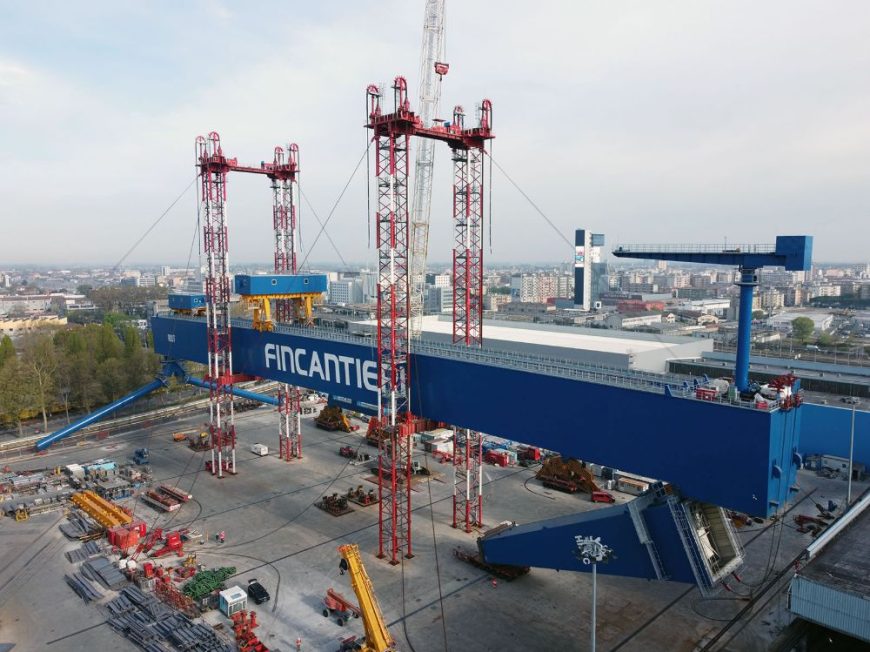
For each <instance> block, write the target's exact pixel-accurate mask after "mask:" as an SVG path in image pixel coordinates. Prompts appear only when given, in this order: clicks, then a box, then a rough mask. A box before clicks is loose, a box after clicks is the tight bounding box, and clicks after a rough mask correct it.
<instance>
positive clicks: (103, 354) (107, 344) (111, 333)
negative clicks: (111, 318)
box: [91, 324, 124, 362]
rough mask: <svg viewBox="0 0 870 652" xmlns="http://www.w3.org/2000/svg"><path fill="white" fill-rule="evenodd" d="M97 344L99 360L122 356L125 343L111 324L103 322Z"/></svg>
mask: <svg viewBox="0 0 870 652" xmlns="http://www.w3.org/2000/svg"><path fill="white" fill-rule="evenodd" d="M91 331H93V329H91ZM96 345H97V350H96V355H97V362H105V361H106V360H110V359H112V358H120V357H121V354H122V353H123V350H124V345H123V344H122V343H121V340H119V339H118V336H117V335H115V329H114V328H112V326H111V325H109V324H103V325H102V326H100V327H99V330H98V336H97V342H96Z"/></svg>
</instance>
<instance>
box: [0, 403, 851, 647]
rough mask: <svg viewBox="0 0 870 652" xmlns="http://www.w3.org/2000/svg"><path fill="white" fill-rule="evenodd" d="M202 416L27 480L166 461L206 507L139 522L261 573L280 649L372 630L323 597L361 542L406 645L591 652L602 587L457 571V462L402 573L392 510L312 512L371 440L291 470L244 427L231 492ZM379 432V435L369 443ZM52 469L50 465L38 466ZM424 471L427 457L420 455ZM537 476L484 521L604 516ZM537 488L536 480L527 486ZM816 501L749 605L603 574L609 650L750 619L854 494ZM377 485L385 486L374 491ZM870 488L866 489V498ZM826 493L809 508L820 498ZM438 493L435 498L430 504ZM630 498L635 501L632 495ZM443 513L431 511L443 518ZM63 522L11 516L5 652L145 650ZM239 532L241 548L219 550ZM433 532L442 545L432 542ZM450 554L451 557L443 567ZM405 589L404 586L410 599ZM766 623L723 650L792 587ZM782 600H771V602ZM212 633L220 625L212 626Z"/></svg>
mask: <svg viewBox="0 0 870 652" xmlns="http://www.w3.org/2000/svg"><path fill="white" fill-rule="evenodd" d="M202 419H203V417H198V418H191V419H186V420H183V421H180V422H178V423H175V424H168V425H167V424H164V425H161V426H158V427H156V428H154V429H151V430H147V431H140V432H137V433H134V434H132V435H125V436H122V437H118V438H112V439H109V440H106V441H105V442H101V444H103V445H97V444H94V445H92V446H81V447H78V448H77V449H74V450H66V451H63V452H61V453H57V454H49V455H45V456H39V457H37V458H34V459H31V460H25V461H22V462H20V463H18V464H17V465H16V466H17V467H18V468H33V467H35V466H43V465H44V466H54V465H56V464H61V463H68V462H71V461H84V460H88V459H94V458H97V457H114V458H115V459H118V460H120V459H123V458H125V457H128V456H130V455H132V452H133V450H134V449H135V448H137V447H140V446H147V447H148V448H150V449H151V457H152V468H153V470H154V473H155V477H156V479H157V480H159V481H161V482H166V483H169V484H176V485H177V486H178V487H179V488H181V489H184V490H187V491H189V492H190V493H192V494H193V495H194V498H195V500H194V501H192V502H191V503H188V504H186V505H184V506H183V507H182V508H181V509H180V510H178V511H177V512H174V513H173V515H171V516H170V515H163V514H157V513H156V512H154V511H152V510H151V509H150V508H147V507H145V506H144V505H143V504H142V503H141V502H135V501H131V502H130V504H131V505H133V506H134V507H135V510H136V513H137V515H139V516H141V517H143V518H144V519H145V520H146V522H148V523H149V525H150V526H152V527H153V526H162V527H164V528H166V527H170V528H174V527H179V526H190V527H194V528H197V529H199V530H201V531H203V532H206V533H207V534H208V536H209V538H208V541H207V542H206V543H204V544H202V545H198V546H196V547H195V551H196V552H197V554H198V555H199V557H200V561H201V562H204V563H206V564H208V565H210V566H222V565H233V566H236V567H237V568H238V569H239V573H238V575H237V576H236V578H234V579H235V580H236V581H237V582H238V583H239V584H240V585H242V586H244V585H245V584H246V583H247V580H248V578H253V577H256V578H257V579H258V580H259V581H260V582H261V583H262V584H264V586H265V587H266V588H267V589H268V590H269V592H270V593H271V595H272V600H271V602H269V603H267V604H265V605H263V606H262V607H260V608H256V609H257V611H258V615H259V616H260V621H261V623H262V627H261V629H260V630H258V631H259V632H260V635H261V637H262V638H263V640H264V641H265V642H266V643H267V645H269V647H270V648H271V649H280V650H284V652H288V651H292V650H295V643H294V642H295V640H296V638H297V637H301V638H302V640H303V649H304V650H305V651H306V652H309V651H312V650H334V649H336V648H337V641H338V640H339V639H341V638H342V637H345V636H348V635H350V634H358V635H360V634H362V623H361V621H358V620H355V621H354V620H352V621H351V622H350V623H349V624H348V625H347V626H345V627H339V626H338V625H337V624H336V623H335V621H334V620H332V619H326V618H324V617H323V616H322V615H321V613H320V610H321V606H320V604H321V599H322V597H323V595H324V593H325V592H326V590H327V589H328V588H330V587H333V588H335V589H336V590H338V591H339V592H342V593H344V594H345V595H348V596H352V594H353V591H352V589H351V587H350V583H349V581H348V578H347V576H346V575H345V576H341V575H339V571H338V561H339V557H338V553H337V551H336V548H337V546H338V545H339V544H340V543H345V542H356V543H358V544H359V545H360V548H361V550H362V552H363V559H364V562H365V564H366V568H367V570H368V572H369V574H370V576H371V578H372V582H373V584H374V587H375V590H376V593H377V595H378V598H379V600H380V604H381V607H382V609H383V611H384V614H385V617H386V619H387V621H388V623H389V626H390V629H391V631H392V632H393V634H394V635H395V636H396V638H397V640H398V642H399V649H401V650H412V651H415V652H429V651H433V652H434V651H436V650H445V649H450V650H499V651H504V650H586V649H588V640H589V612H590V596H591V577H589V576H588V575H584V574H576V573H568V572H566V573H557V572H554V571H547V570H537V569H533V570H532V572H531V574H530V575H528V576H525V577H523V578H520V579H518V580H516V581H515V582H512V583H507V582H501V581H499V582H498V583H497V584H496V585H493V584H492V582H491V578H490V577H489V576H488V575H487V574H486V573H483V572H482V571H480V570H478V569H476V568H474V567H472V566H469V565H467V564H465V563H463V562H460V561H458V560H456V559H455V558H454V557H453V555H452V549H453V548H454V547H455V546H456V545H464V546H466V547H468V548H473V546H474V545H475V542H474V537H473V536H472V535H466V534H464V533H463V532H459V531H456V530H454V529H453V528H452V527H450V526H449V519H450V518H451V513H452V512H451V509H452V503H451V496H452V486H451V484H450V481H451V475H450V469H449V467H448V466H442V465H440V464H438V463H437V462H434V461H432V462H430V466H431V468H432V469H433V470H434V471H436V472H440V474H441V475H442V477H441V478H440V479H433V480H431V481H429V482H423V483H421V484H419V485H418V486H417V491H415V492H414V494H413V504H414V509H415V512H414V533H413V536H414V547H415V551H414V552H415V554H416V556H415V558H414V559H413V560H409V561H407V562H405V563H404V564H403V565H400V566H397V567H392V566H389V565H388V564H387V563H385V562H383V561H381V560H378V559H376V558H375V556H374V553H375V552H376V548H377V507H376V506H371V507H358V506H355V505H354V509H355V511H354V512H352V513H350V514H347V515H345V516H341V517H333V516H330V515H329V514H327V513H325V512H323V511H321V510H319V509H317V508H316V507H313V506H312V504H313V503H314V502H315V501H316V500H318V499H320V498H321V497H322V496H323V495H324V494H326V493H332V492H334V491H337V492H343V491H345V490H347V489H348V488H350V487H351V486H356V485H359V484H362V485H363V486H366V487H368V486H370V483H369V482H368V481H367V480H366V476H368V475H370V472H369V471H368V470H367V469H365V468H364V467H357V466H351V465H348V464H347V460H346V459H344V458H342V457H340V456H339V455H338V448H339V447H340V446H341V445H346V444H353V445H360V450H361V451H366V452H370V453H372V452H374V449H373V448H370V447H367V446H366V445H365V444H364V443H362V437H361V435H360V434H357V433H354V434H345V433H328V432H324V431H321V430H317V429H315V428H314V427H313V424H312V422H311V420H310V419H303V431H304V444H303V451H304V454H305V458H304V460H301V461H296V462H292V463H286V462H283V461H281V460H279V459H277V457H276V455H275V451H274V447H275V444H276V442H275V439H276V435H275V432H276V425H275V415H274V412H273V411H272V410H271V409H269V408H265V407H263V408H260V409H258V410H255V411H253V412H247V413H244V414H241V415H239V417H238V418H237V430H238V436H239V443H238V469H239V474H238V475H237V476H235V477H227V478H225V479H223V480H218V479H216V478H214V477H212V476H211V475H210V474H208V473H207V472H205V471H203V470H202V467H203V462H204V459H205V455H207V454H203V453H194V452H192V451H190V450H189V449H188V448H186V447H185V446H184V444H176V443H174V442H172V440H171V436H170V434H171V432H173V431H177V430H179V429H182V428H185V427H196V424H197V422H201V421H202ZM363 431H364V426H363V428H361V430H360V432H363ZM255 442H260V443H264V444H266V445H268V446H269V447H270V451H271V454H270V455H269V456H266V457H257V456H255V455H253V454H252V453H250V452H249V450H250V445H251V444H253V443H255ZM37 461H38V463H37ZM421 461H422V458H421ZM532 476H533V470H530V469H522V468H508V469H501V468H497V467H489V466H488V467H487V468H486V476H485V481H486V489H485V492H486V500H485V508H484V517H485V519H484V520H485V521H486V522H487V523H488V524H491V525H494V524H497V523H498V522H500V521H502V520H508V519H510V520H516V521H517V522H529V521H533V520H538V519H543V518H548V517H552V516H558V515H563V514H568V513H572V512H576V511H581V510H588V509H599V508H602V507H603V506H602V505H596V504H593V503H591V502H589V500H588V497H587V496H585V495H568V494H562V493H559V492H556V491H550V490H547V489H544V488H543V487H542V486H540V484H539V483H537V482H536V481H535V480H534V479H531V480H530V478H532ZM527 481H528V482H527ZM800 484H801V493H800V494H799V495H798V498H797V500H798V501H802V502H800V504H799V505H798V507H797V508H795V510H794V511H793V512H792V514H790V515H789V516H788V517H787V518H786V519H784V520H783V521H782V524H780V525H775V526H771V527H767V526H768V525H770V524H769V523H765V524H764V525H753V526H751V527H748V528H746V529H745V530H744V531H743V532H742V534H741V537H742V538H743V541H744V544H745V545H746V546H747V554H748V557H749V563H748V565H747V568H746V569H745V570H744V571H743V574H742V576H741V579H742V580H743V582H744V583H743V584H741V583H739V582H737V581H736V580H735V581H734V582H733V583H732V588H733V590H734V593H728V592H723V594H722V595H721V596H718V598H720V599H716V600H704V599H701V597H700V596H699V594H698V592H697V591H696V590H694V589H692V588H691V587H689V586H688V585H685V584H672V583H660V582H650V581H646V580H635V579H627V578H616V577H606V576H603V577H600V578H599V582H598V596H599V597H598V642H599V649H600V650H615V649H620V650H638V651H640V650H686V651H687V652H688V651H689V650H692V649H694V648H695V646H696V645H697V643H698V642H699V641H703V640H707V639H709V637H710V636H711V635H713V634H714V633H715V632H717V631H719V629H720V628H721V627H722V626H723V625H724V624H725V621H727V620H729V619H730V618H731V617H732V616H733V615H734V614H736V613H737V612H738V611H739V610H740V609H741V608H742V607H743V606H744V604H745V601H742V600H739V599H734V598H739V597H740V596H746V595H749V594H750V593H751V591H752V588H751V586H750V585H760V584H761V583H762V580H763V579H764V577H765V575H772V572H768V571H772V570H773V569H780V568H782V567H783V565H784V564H786V563H788V561H790V560H791V559H792V558H793V557H794V556H795V555H796V554H797V553H798V552H799V551H800V549H801V548H802V547H804V546H805V545H806V544H807V543H808V542H809V541H810V539H809V535H804V534H800V533H798V532H797V531H796V530H795V529H794V524H793V522H792V520H791V518H792V516H793V515H794V514H797V513H807V514H814V513H815V511H816V510H815V507H814V506H813V505H812V501H813V500H818V501H819V502H822V503H827V499H828V498H833V499H834V500H842V498H843V496H844V495H845V489H846V485H845V482H843V481H839V480H826V479H822V478H818V477H817V476H815V475H814V474H811V473H809V472H805V471H801V474H800ZM371 486H374V485H371ZM864 486H865V485H859V486H857V487H853V491H854V495H859V494H860V492H861V491H863V489H864ZM813 490H815V493H813V494H812V497H811V498H810V499H807V498H806V496H807V494H808V492H810V491H813ZM430 491H431V501H430ZM617 496H618V498H619V500H620V501H624V500H627V499H628V497H627V496H622V495H619V494H617ZM430 504H431V507H430ZM58 518H59V513H54V514H46V515H42V516H38V517H34V518H32V519H31V520H29V521H27V522H24V523H15V522H14V521H12V520H11V519H8V518H7V519H2V520H0V541H2V542H3V545H2V546H0V646H2V644H3V643H9V642H12V643H17V646H16V648H15V649H16V651H18V650H40V651H45V650H47V651H49V652H51V651H54V650H57V651H65V650H77V649H92V650H134V649H137V648H135V647H134V646H133V645H132V644H130V643H129V642H127V641H126V640H124V639H122V638H120V637H119V636H117V635H116V634H115V633H113V632H112V631H111V630H110V629H109V628H108V627H107V626H104V625H101V623H102V622H103V620H104V619H105V613H104V610H103V609H101V608H100V606H99V605H93V604H92V605H85V604H84V603H83V602H82V601H81V600H80V599H79V598H78V597H76V596H75V595H74V594H73V593H72V591H71V589H69V587H67V586H66V584H65V583H64V582H63V574H64V573H65V572H69V571H70V570H71V566H72V565H71V564H69V562H67V561H66V559H65V558H64V557H63V554H62V553H63V551H65V550H69V549H72V548H75V547H77V546H78V545H79V544H78V543H77V542H76V543H70V542H67V541H66V540H65V539H63V538H62V536H61V535H60V533H59V532H58V530H57V527H56V522H57V521H58ZM220 530H225V531H226V535H227V540H226V543H225V544H223V545H220V544H218V543H216V542H215V541H214V534H215V533H216V532H219V531H220ZM433 532H434V537H433ZM436 553H437V555H436ZM403 587H404V590H403ZM772 593H773V594H774V595H775V596H776V599H775V600H773V601H772V602H770V603H769V604H768V605H767V606H766V607H765V609H764V610H763V613H762V614H761V615H760V616H758V617H757V618H755V619H754V620H752V622H751V623H750V624H749V625H748V626H745V627H742V629H740V631H739V632H737V630H738V627H740V626H738V627H735V628H733V629H732V630H731V631H730V632H729V635H728V636H726V637H725V638H724V640H725V641H729V639H731V636H732V635H733V634H735V633H736V637H735V638H733V640H731V641H730V643H728V649H734V650H763V649H765V647H766V644H767V643H768V642H769V641H770V640H771V638H772V637H773V636H775V634H776V632H777V630H778V628H781V627H782V626H784V625H785V624H786V623H787V614H786V612H785V610H784V606H783V605H784V602H783V599H782V593H781V591H779V590H777V591H776V592H772ZM766 597H767V596H766ZM209 620H210V621H214V622H218V621H220V620H222V617H221V616H217V615H215V614H210V616H209Z"/></svg>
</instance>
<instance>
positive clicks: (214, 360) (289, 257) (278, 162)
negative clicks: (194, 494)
mask: <svg viewBox="0 0 870 652" xmlns="http://www.w3.org/2000/svg"><path fill="white" fill-rule="evenodd" d="M196 143H197V166H198V167H199V171H200V180H201V183H202V197H201V210H202V215H203V220H204V226H203V251H204V253H205V255H206V258H207V260H208V272H207V275H206V279H205V294H206V303H207V312H206V315H207V318H208V330H207V333H208V367H209V372H208V375H209V378H210V379H211V380H212V381H213V383H212V389H211V392H210V402H209V432H210V434H211V457H212V459H211V472H212V474H213V475H217V476H218V477H223V474H224V472H227V473H232V474H235V472H236V430H235V425H234V420H233V399H232V386H233V373H232V366H233V358H232V351H231V338H230V312H229V301H230V295H231V292H232V289H231V287H230V276H229V248H228V243H227V219H226V200H227V174H228V173H229V172H247V173H251V174H262V175H265V176H266V177H268V178H269V179H270V180H271V182H272V186H271V187H272V198H273V207H272V221H273V227H274V229H275V271H276V272H278V273H291V274H295V273H297V266H296V254H297V250H298V246H297V245H298V239H299V236H298V222H297V220H298V217H297V210H296V207H297V205H298V202H297V200H296V194H297V192H298V174H299V148H298V147H297V146H296V145H295V144H291V145H290V146H289V147H288V148H287V153H286V157H285V152H284V149H283V148H281V147H276V148H275V152H274V158H273V161H272V163H261V164H260V167H249V166H244V165H239V163H238V160H237V159H235V158H232V159H231V158H227V157H226V156H224V154H223V150H222V149H221V144H220V136H219V135H218V134H217V132H214V131H213V132H211V133H209V135H208V137H202V136H200V137H199V138H197V140H196ZM275 317H276V320H277V321H279V322H285V323H287V322H293V321H294V320H295V317H296V314H295V309H294V306H293V304H292V301H290V300H279V301H277V302H276V306H275ZM278 398H279V407H278V413H279V424H280V425H279V436H278V451H279V454H280V456H281V458H282V459H286V460H290V459H294V458H299V457H302V437H301V424H300V414H301V409H300V405H299V404H300V399H301V392H300V391H299V389H298V388H295V387H290V386H289V385H284V386H282V387H281V389H280V390H279V397H278Z"/></svg>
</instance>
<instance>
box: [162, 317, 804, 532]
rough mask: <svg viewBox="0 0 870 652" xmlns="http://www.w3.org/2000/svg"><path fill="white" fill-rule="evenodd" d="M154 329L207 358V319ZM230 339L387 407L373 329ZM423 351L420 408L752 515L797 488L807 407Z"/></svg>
mask: <svg viewBox="0 0 870 652" xmlns="http://www.w3.org/2000/svg"><path fill="white" fill-rule="evenodd" d="M151 327H152V329H153V331H154V346H155V350H156V351H157V352H158V353H161V354H162V355H165V356H168V357H170V358H174V359H182V360H191V361H194V362H200V363H204V362H205V361H206V357H207V350H206V337H205V333H206V327H205V321H204V320H202V319H191V318H179V317H167V316H161V317H155V318H153V319H152V320H151ZM232 337H233V368H234V371H236V372H238V373H246V374H250V375H252V376H259V377H261V378H269V379H270V380H275V381H278V382H282V383H287V384H290V385H293V386H297V387H306V388H309V389H312V390H315V391H318V392H322V393H325V394H328V395H329V398H330V402H331V403H332V404H335V405H340V406H342V407H346V408H350V409H354V410H360V411H368V412H369V413H371V412H372V411H373V410H374V409H375V408H376V406H377V351H376V348H375V347H374V346H372V343H371V341H369V340H367V339H366V338H362V337H360V338H354V337H348V336H345V337H343V338H340V339H335V336H330V335H329V334H328V333H327V332H325V331H323V330H321V329H316V328H310V329H288V330H287V331H286V332H283V331H282V327H280V326H279V327H278V328H277V329H276V330H275V331H273V332H260V331H256V330H253V329H252V328H250V327H247V326H244V325H243V324H242V323H241V322H234V324H233V328H232ZM454 348H455V350H454ZM422 350H423V349H421V350H418V351H416V352H414V353H413V355H412V356H411V364H410V377H411V378H410V380H411V397H412V404H411V411H412V412H413V413H414V414H418V415H421V416H426V417H429V418H432V419H434V420H436V421H444V422H446V423H451V424H454V425H456V426H458V427H462V428H473V429H475V430H479V431H481V432H485V433H490V434H493V435H498V436H500V437H505V438H508V439H513V440H516V441H521V442H524V443H527V444H531V445H535V446H541V447H543V448H547V449H550V450H554V451H559V452H560V453H562V454H563V455H565V456H568V457H576V458H579V459H584V460H589V461H592V462H597V463H599V464H604V465H606V466H611V467H614V468H618V469H622V470H625V471H629V472H632V473H637V474H640V475H644V476H648V477H652V478H658V479H661V480H665V481H667V482H670V483H671V484H673V485H675V486H676V487H677V488H678V490H679V491H680V492H681V493H682V495H684V496H688V497H692V498H694V499H696V500H699V501H702V502H706V503H711V504H714V505H722V506H725V507H729V508H731V509H735V510H739V511H742V512H746V513H749V514H752V515H757V516H768V515H769V514H771V513H773V512H775V511H776V509H777V508H778V507H779V506H780V505H782V504H784V503H785V501H786V500H788V499H789V498H790V497H791V495H792V491H791V487H792V485H793V484H794V480H795V475H796V472H797V466H796V463H795V456H794V452H795V450H796V448H797V437H798V433H799V425H800V424H799V419H800V414H801V409H797V410H788V411H782V410H774V411H768V410H759V409H751V408H748V407H735V406H731V405H728V404H719V403H711V402H708V401H700V400H696V399H694V398H679V397H676V396H674V397H669V396H667V395H666V394H665V392H664V391H662V392H661V393H654V392H648V391H640V390H637V389H632V388H630V387H627V386H624V385H616V384H604V383H601V382H590V381H589V380H584V379H581V378H578V377H564V376H556V375H552V374H547V373H543V372H542V371H539V370H536V369H534V368H531V367H532V365H529V367H528V368H527V367H522V368H521V367H517V366H514V367H511V365H510V361H509V360H508V359H507V356H505V354H504V353H503V352H501V353H498V354H497V356H495V355H494V356H493V359H491V360H489V361H485V362H481V361H475V360H474V359H473V355H476V353H475V352H474V351H468V350H466V349H464V348H462V347H449V346H447V347H446V348H444V352H443V353H422V352H420V351H422ZM483 353H486V350H485V349H484V350H483ZM532 358H533V356H529V359H530V360H531V359H532ZM566 364H567V363H566ZM516 397H522V400H517V399H516ZM541 401H545V402H546V406H547V407H546V409H540V407H539V406H540V405H541ZM775 468H778V469H779V471H777V472H775V471H774V469H775Z"/></svg>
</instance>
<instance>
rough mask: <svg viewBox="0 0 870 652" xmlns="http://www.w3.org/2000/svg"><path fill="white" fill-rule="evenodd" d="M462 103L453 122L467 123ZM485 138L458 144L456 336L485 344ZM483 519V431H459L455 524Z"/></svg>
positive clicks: (488, 119)
mask: <svg viewBox="0 0 870 652" xmlns="http://www.w3.org/2000/svg"><path fill="white" fill-rule="evenodd" d="M464 120H465V115H464V111H463V109H462V107H461V106H457V107H456V108H455V109H454V111H453V123H454V124H458V125H460V126H462V127H464ZM491 126H492V103H491V102H490V101H489V100H484V101H483V102H482V103H481V107H480V128H479V129H480V131H482V132H484V133H486V134H489V135H490V136H491V134H490V128H491ZM483 197H484V195H483V142H482V141H479V142H474V143H472V144H470V145H469V146H467V147H466V148H464V149H461V148H454V149H453V227H454V239H453V342H454V343H455V344H465V345H466V346H481V345H482V344H483ZM463 521H464V526H465V527H464V529H465V531H466V532H471V530H472V528H473V527H479V526H481V525H482V524H483V437H481V435H480V433H479V432H477V431H475V430H469V429H463V430H461V431H454V437H453V527H460V526H461V524H462V522H463Z"/></svg>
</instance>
